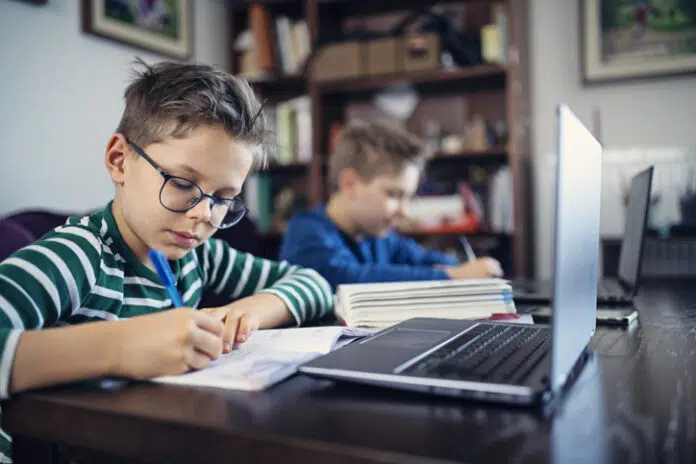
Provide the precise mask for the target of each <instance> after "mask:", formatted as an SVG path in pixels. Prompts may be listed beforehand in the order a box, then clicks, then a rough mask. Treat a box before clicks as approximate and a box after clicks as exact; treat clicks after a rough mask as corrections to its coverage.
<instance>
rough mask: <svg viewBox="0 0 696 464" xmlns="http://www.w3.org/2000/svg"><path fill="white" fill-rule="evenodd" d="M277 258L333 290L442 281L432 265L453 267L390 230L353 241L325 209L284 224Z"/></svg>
mask: <svg viewBox="0 0 696 464" xmlns="http://www.w3.org/2000/svg"><path fill="white" fill-rule="evenodd" d="M279 258H280V259H283V260H287V261H289V262H290V263H293V264H297V265H300V266H304V267H309V268H312V269H315V270H316V271H318V272H319V273H320V274H321V275H322V276H323V277H324V278H325V279H326V280H328V281H329V284H331V287H332V288H333V289H334V290H336V287H337V286H338V285H339V284H348V283H368V282H394V281H414V280H443V279H448V278H449V277H448V276H447V273H446V272H445V271H444V270H443V269H436V268H435V266H441V265H450V266H451V265H457V264H458V262H457V260H456V259H454V258H453V257H450V256H448V255H446V254H443V253H440V252H438V251H433V250H428V249H426V248H424V247H422V246H421V245H419V244H418V243H417V242H416V241H415V240H412V239H409V238H405V237H402V236H400V235H398V234H396V233H394V232H390V233H389V234H387V235H386V236H384V237H365V238H363V239H362V240H360V241H356V240H355V239H353V238H352V237H350V236H348V235H347V234H345V233H344V232H342V231H341V230H340V229H339V228H338V226H337V225H336V224H335V223H334V222H333V221H332V220H331V219H330V218H329V217H328V216H327V215H326V206H325V205H322V206H319V207H317V208H315V209H313V210H310V211H306V212H302V213H299V214H297V215H295V216H294V217H293V218H292V219H291V220H290V222H289V224H288V227H287V230H286V232H285V236H284V237H283V241H282V244H281V246H280V256H279Z"/></svg>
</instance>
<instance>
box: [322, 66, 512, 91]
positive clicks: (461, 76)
mask: <svg viewBox="0 0 696 464" xmlns="http://www.w3.org/2000/svg"><path fill="white" fill-rule="evenodd" d="M506 76H507V71H506V69H505V67H503V66H498V65H492V64H482V65H477V66H470V67H462V68H453V69H431V70H423V71H412V72H400V73H394V74H384V75H381V76H369V77H368V76H363V77H358V78H350V79H336V80H330V81H317V82H316V86H317V90H318V91H319V92H320V93H323V94H332V93H333V94H335V93H345V92H370V91H375V90H379V89H382V88H384V87H387V86H389V85H391V84H395V83H397V82H403V81H406V82H409V83H411V84H413V85H416V86H419V87H432V88H437V87H441V86H442V85H443V84H462V87H461V88H460V89H459V91H460V92H466V91H467V90H468V89H467V88H466V87H465V86H464V84H469V85H470V86H471V87H472V89H471V90H478V89H480V88H481V87H493V86H495V87H500V88H503V86H504V85H505V78H506Z"/></svg>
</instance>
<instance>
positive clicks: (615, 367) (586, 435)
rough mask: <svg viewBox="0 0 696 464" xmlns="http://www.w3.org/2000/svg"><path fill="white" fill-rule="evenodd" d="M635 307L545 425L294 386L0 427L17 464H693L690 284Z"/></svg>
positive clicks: (694, 347)
mask: <svg viewBox="0 0 696 464" xmlns="http://www.w3.org/2000/svg"><path fill="white" fill-rule="evenodd" d="M637 306H638V308H639V311H640V322H639V324H638V326H637V327H634V328H633V329H632V330H628V331H626V332H625V334H624V335H623V336H622V337H621V339H620V341H619V342H618V343H617V344H616V345H614V346H613V348H612V349H611V350H610V351H609V352H604V353H603V354H599V353H598V354H597V355H596V356H594V357H593V358H592V360H591V361H590V363H589V364H588V365H587V366H586V367H585V369H584V370H583V372H582V374H581V375H580V377H579V378H578V379H577V381H576V383H575V384H574V385H573V387H572V388H571V390H570V391H569V392H568V394H567V396H566V397H565V398H564V399H563V400H562V401H561V402H560V404H559V406H558V408H557V410H556V412H555V414H554V415H553V416H551V417H544V416H543V415H540V414H538V413H534V412H532V411H529V410H527V409H519V408H516V409H513V408H504V407H500V406H493V405H486V404H481V403H475V402H469V401H462V400H453V399H444V398H436V397H428V396H422V395H418V394H408V393H400V392H394V391H387V390H380V389H376V388H372V387H362V386H350V385H339V384H334V383H333V382H329V381H319V380H314V379H311V378H308V377H305V376H301V375H298V376H295V377H293V378H291V379H289V380H288V381H285V382H283V383H281V384H279V385H277V386H275V387H273V388H271V389H270V390H268V391H266V392H258V393H247V392H234V391H224V390H212V389H193V388H187V387H175V386H164V385H154V384H149V383H141V384H132V385H128V386H126V387H124V388H121V389H115V390H111V391H100V390H84V389H74V388H72V389H68V388H60V389H52V390H43V391H39V392H31V393H25V394H22V395H19V396H17V397H16V398H14V399H13V400H11V401H10V402H8V403H7V404H5V405H4V406H3V416H4V417H3V422H4V426H5V428H6V429H7V430H8V431H9V432H10V433H12V434H13V435H14V436H15V440H16V444H17V453H18V454H17V455H16V458H17V462H20V460H21V459H22V457H23V456H31V459H33V460H34V461H36V459H38V458H37V456H39V455H40V453H38V452H37V445H41V444H44V443H46V442H57V443H63V444H66V445H81V446H82V447H85V448H88V449H95V450H102V451H104V452H107V453H113V454H116V455H117V456H121V457H129V458H137V459H138V462H197V463H204V462H211V463H212V462H215V463H216V464H219V462H220V460H221V459H234V460H235V462H245V463H246V462H271V460H278V462H281V461H282V462H288V461H289V462H299V461H300V460H302V461H305V462H307V461H308V462H322V461H324V462H398V463H406V462H442V461H470V462H483V461H485V462H497V461H501V462H529V461H534V462H536V461H556V462H593V463H599V462H656V461H669V462H696V381H695V378H696V283H694V282H676V283H669V284H666V283H658V282H651V283H647V284H646V285H645V286H644V287H643V290H642V292H641V295H640V296H639V298H638V305H637ZM605 330H608V329H603V328H601V327H600V328H599V330H598V334H599V333H601V332H603V331H605ZM47 449H48V448H47ZM25 453H26V454H25Z"/></svg>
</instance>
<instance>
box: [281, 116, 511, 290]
mask: <svg viewBox="0 0 696 464" xmlns="http://www.w3.org/2000/svg"><path fill="white" fill-rule="evenodd" d="M423 163H424V156H423V150H422V146H421V143H420V141H419V140H418V139H417V138H416V137H415V136H414V135H412V134H410V133H408V132H406V131H405V130H403V129H401V128H399V127H397V126H394V125H391V124H388V123H385V122H382V121H375V122H364V121H359V120H358V121H353V122H351V123H349V124H348V125H347V127H346V128H345V130H344V131H343V133H342V135H341V137H340V139H339V140H338V142H337V144H336V147H335V149H334V150H333V153H331V157H330V159H329V182H330V188H331V189H332V193H331V195H330V196H329V200H328V202H327V204H326V205H322V206H319V207H317V208H315V209H314V210H312V211H308V212H304V213H299V214H297V215H296V216H295V217H294V218H292V219H291V220H290V222H289V224H288V228H287V230H286V232H285V236H284V237H283V243H282V244H281V250H280V257H281V259H286V260H288V261H290V262H291V263H294V264H298V265H300V266H307V267H310V268H313V269H316V270H317V271H319V272H320V273H321V274H322V275H323V276H324V277H325V278H326V279H327V280H328V281H329V283H330V284H331V286H332V287H333V288H334V290H335V288H336V287H337V286H338V285H340V284H353V283H370V282H392V281H416V280H443V279H469V278H484V277H498V276H501V275H502V269H501V267H500V263H498V261H496V260H495V259H493V258H488V257H484V258H478V259H474V260H473V261H470V262H466V263H463V264H459V263H458V262H457V261H456V260H455V259H453V258H452V257H450V256H447V255H445V254H443V253H440V252H438V251H435V250H427V249H425V248H423V247H422V246H420V245H419V244H418V243H416V242H415V241H414V240H411V239H408V238H405V237H402V236H400V235H398V234H397V233H395V232H394V231H393V230H392V229H393V228H394V225H395V224H396V221H397V220H399V219H400V218H402V217H403V216H404V214H405V211H406V207H407V204H408V201H409V199H410V198H411V197H412V196H413V194H414V193H415V191H416V188H417V187H418V178H419V176H420V172H421V170H422V167H423Z"/></svg>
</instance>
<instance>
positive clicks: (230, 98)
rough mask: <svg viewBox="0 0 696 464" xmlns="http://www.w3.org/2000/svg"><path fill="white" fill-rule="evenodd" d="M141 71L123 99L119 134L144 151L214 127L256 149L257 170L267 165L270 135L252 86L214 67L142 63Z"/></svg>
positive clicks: (254, 161)
mask: <svg viewBox="0 0 696 464" xmlns="http://www.w3.org/2000/svg"><path fill="white" fill-rule="evenodd" d="M136 64H139V65H141V66H142V67H143V70H142V71H137V70H134V75H135V78H134V79H133V81H132V82H131V83H130V85H128V87H127V88H126V91H125V94H124V100H125V103H126V106H125V109H124V110H123V115H122V117H121V122H120V123H119V125H118V128H117V129H116V132H118V133H121V134H123V135H125V136H126V137H127V138H128V139H129V140H132V141H133V142H135V143H136V144H138V145H140V146H141V147H144V146H147V145H149V144H152V143H157V142H161V141H163V140H165V139H167V138H169V137H173V138H183V137H186V136H187V135H188V134H190V133H191V131H192V130H194V129H196V128H198V127H200V126H202V125H211V126H219V127H222V128H223V129H224V130H225V131H226V132H227V133H228V134H229V135H230V136H231V137H233V138H235V139H239V140H241V141H243V142H246V143H249V144H250V145H251V146H252V148H253V153H254V160H253V166H254V168H256V169H258V168H262V167H265V166H266V164H267V162H268V161H267V151H268V150H267V147H268V144H267V140H268V135H269V134H268V130H267V126H266V121H265V118H264V116H263V113H262V112H261V104H260V103H259V101H258V100H257V99H256V96H255V95H254V92H253V90H252V89H251V87H250V86H249V83H248V82H247V81H246V80H244V79H241V78H238V77H235V76H232V75H231V74H229V73H227V72H225V71H223V70H222V69H219V68H217V67H215V66H210V65H205V64H192V63H176V62H161V63H158V64H155V65H153V66H150V65H148V64H147V63H145V62H144V61H142V60H140V59H138V60H137V61H136Z"/></svg>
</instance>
